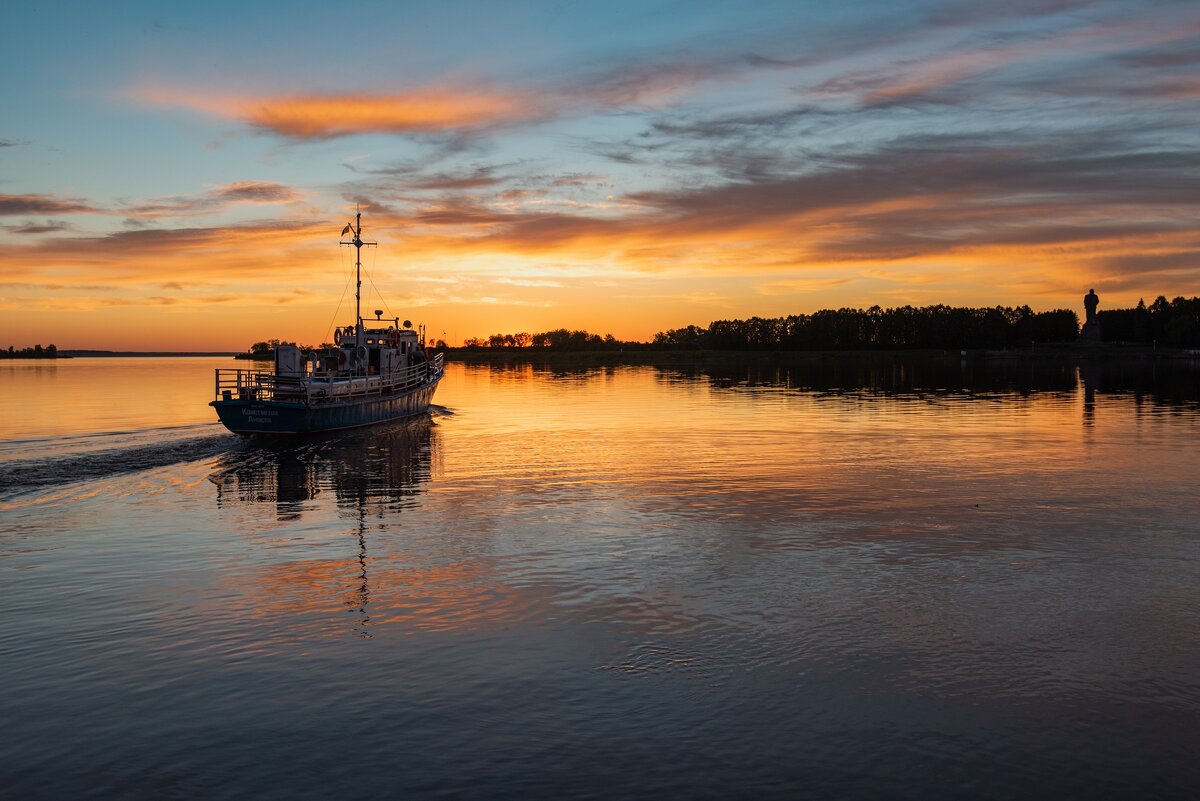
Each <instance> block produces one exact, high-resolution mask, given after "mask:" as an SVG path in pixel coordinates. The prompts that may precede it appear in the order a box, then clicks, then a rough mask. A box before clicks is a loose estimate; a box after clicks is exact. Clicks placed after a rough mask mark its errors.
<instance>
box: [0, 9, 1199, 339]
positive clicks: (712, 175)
mask: <svg viewBox="0 0 1200 801" xmlns="http://www.w3.org/2000/svg"><path fill="white" fill-rule="evenodd" d="M489 9H490V10H489ZM35 13H37V12H36V9H34V8H31V7H30V8H15V9H13V10H11V11H10V17H11V18H10V19H9V23H10V24H8V25H6V27H5V30H4V32H3V33H0V42H3V47H2V48H0V65H2V66H3V70H2V74H3V76H4V77H3V78H0V81H3V87H4V89H3V91H4V98H5V101H6V102H5V106H6V108H7V109H9V111H10V113H7V114H5V116H4V120H3V122H2V123H0V345H3V346H5V347H7V345H9V344H13V345H16V346H18V347H23V346H27V345H32V344H34V343H50V342H54V343H56V344H57V345H58V346H59V347H60V348H64V349H68V348H97V349H99V348H106V349H120V350H241V349H243V348H245V347H246V346H247V345H248V344H250V343H251V342H253V341H256V340H261V339H266V338H271V337H279V338H283V339H294V340H297V341H300V342H302V343H311V344H315V343H318V342H320V341H322V340H324V339H326V338H327V337H328V332H329V328H330V326H331V325H332V324H333V323H334V320H335V319H336V321H337V322H340V323H343V324H344V323H345V322H349V317H350V316H351V315H352V303H353V297H352V296H353V287H352V286H349V284H348V281H349V280H350V274H351V272H352V270H351V265H352V258H353V254H352V252H351V251H348V250H346V249H340V250H339V248H338V244H337V243H338V233H339V231H340V230H341V229H342V226H343V225H344V224H345V222H346V220H347V219H348V218H349V217H351V216H353V214H354V213H355V210H356V208H361V209H362V212H363V220H364V226H365V229H366V236H367V237H368V238H371V239H376V240H378V241H379V245H380V247H379V248H378V250H372V251H370V252H369V253H367V254H366V260H365V267H366V268H367V275H368V278H366V279H364V292H365V295H364V297H365V302H364V306H366V307H369V308H376V307H378V308H385V309H387V310H388V311H389V313H391V314H395V315H400V316H402V317H411V318H412V319H413V320H415V321H417V322H421V323H425V324H426V325H427V326H428V330H429V332H430V334H431V336H433V337H435V338H443V337H444V338H446V339H447V340H450V341H451V342H452V343H453V342H458V341H461V340H463V339H465V338H467V337H472V336H481V335H487V334H489V333H494V332H498V331H510V332H511V331H521V330H526V331H533V330H545V329H549V328H554V327H569V328H587V329H590V330H592V331H597V332H600V333H609V332H611V333H613V334H614V335H616V336H618V337H621V338H631V339H648V338H649V337H651V336H652V335H653V334H654V333H655V332H656V331H658V330H663V329H666V328H671V327H676V326H682V325H687V324H691V323H696V324H701V325H703V324H707V323H708V322H709V321H711V320H714V319H720V318H729V317H748V316H752V315H764V316H767V315H783V314H792V313H801V312H812V311H814V310H817V309H820V308H830V307H833V308H836V307H842V306H855V307H866V306H871V305H874V304H879V305H881V306H895V305H903V304H907V303H912V304H927V303H951V304H965V305H981V306H992V305H997V304H1005V305H1019V304H1026V303H1027V304H1029V305H1030V306H1032V307H1033V308H1034V309H1038V310H1041V309H1051V308H1058V307H1068V308H1074V309H1077V310H1078V309H1079V308H1080V305H1079V303H1080V301H1079V298H1080V297H1081V296H1082V294H1083V293H1084V292H1085V291H1086V290H1087V289H1088V288H1089V287H1095V288H1096V290H1097V292H1098V293H1100V295H1101V296H1102V297H1103V299H1104V300H1103V303H1104V304H1105V307H1106V308H1113V307H1117V306H1122V305H1133V304H1135V303H1136V302H1137V300H1138V299H1139V298H1140V297H1145V298H1146V299H1147V301H1149V300H1151V299H1152V298H1153V297H1155V296H1157V295H1160V294H1162V295H1167V296H1168V297H1171V296H1173V295H1181V294H1184V295H1194V294H1197V293H1198V292H1200V281H1198V275H1200V273H1198V271H1197V267H1198V266H1200V228H1198V227H1197V225H1196V222H1195V221H1196V217H1197V206H1198V205H1200V189H1198V187H1200V181H1198V180H1197V178H1200V175H1198V173H1200V155H1198V154H1200V149H1198V148H1197V144H1198V141H1197V140H1198V139H1200V135H1198V134H1197V133H1196V125H1195V121H1196V109H1195V100H1196V98H1197V97H1198V96H1200V89H1198V87H1200V74H1198V73H1200V58H1198V57H1197V55H1196V54H1197V53H1200V8H1197V7H1196V6H1194V5H1192V4H1180V3H1171V2H1150V3H1136V4H1135V3H1131V2H1098V1H1097V2H1093V1H1091V0H1085V1H1084V2H1076V3H1053V4H1046V3H1016V4H1008V5H1000V6H994V7H992V6H981V5H979V4H974V3H955V2H939V1H938V0H913V2H907V3H903V4H890V3H888V4H865V5H858V4H856V5H855V6H854V7H853V8H850V7H846V8H831V7H829V6H828V5H827V4H801V5H797V4H796V3H794V2H793V3H762V4H755V5H754V6H752V7H747V6H745V5H744V4H742V5H739V4H729V5H727V6H723V5H718V6H706V7H705V8H704V9H694V10H693V9H689V10H687V11H686V12H681V10H680V8H679V7H678V6H674V5H668V4H642V3H639V4H628V5H621V4H618V5H616V6H612V5H608V6H604V7H603V8H598V7H597V8H586V9H576V8H568V9H560V8H558V7H557V6H553V5H550V4H541V3H517V4H512V5H511V6H510V7H507V6H506V11H505V13H504V14H503V15H497V14H496V13H495V9H494V7H489V6H487V5H486V4H484V5H478V6H476V5H472V4H456V5H454V6H453V7H452V8H448V9H434V8H427V7H423V6H400V7H394V8H392V9H390V10H387V11H384V12H379V11H378V10H374V11H371V12H370V13H369V14H368V15H367V16H369V17H370V18H369V19H367V18H362V17H356V18H355V19H354V21H353V25H349V26H348V25H347V24H346V23H347V22H348V20H346V19H341V18H340V15H342V14H343V13H344V12H341V11H336V10H335V9H330V8H326V7H324V6H319V5H314V6H309V7H307V8H306V9H301V8H300V7H296V6H291V5H289V6H286V8H285V7H281V8H280V9H271V8H268V7H259V6H255V7H250V8H246V7H242V6H232V5H222V4H216V5H206V6H204V7H203V8H202V9H201V8H197V9H194V10H183V9H172V10H170V11H165V10H164V11H160V12H157V13H152V12H151V11H148V10H133V9H132V8H129V9H126V10H120V9H118V10H116V11H112V10H111V9H106V10H104V11H103V12H102V11H101V10H100V9H97V8H93V7H91V6H89V5H88V4H79V5H77V6H75V7H74V8H73V9H67V10H65V11H62V12H61V13H60V15H59V17H58V18H57V19H56V21H55V26H56V36H55V37H54V38H53V39H52V40H49V41H47V40H45V39H43V38H41V37H35V36H33V35H31V33H30V31H31V30H33V29H34V28H35V27H36V25H35V22H34V20H33V15H34V14H35ZM381 13H382V16H380V14H381ZM281 18H286V24H281ZM232 20H236V24H232V22H231V21H232ZM348 287H349V288H348ZM339 300H340V305H339ZM379 304H383V305H379ZM443 332H444V333H443Z"/></svg>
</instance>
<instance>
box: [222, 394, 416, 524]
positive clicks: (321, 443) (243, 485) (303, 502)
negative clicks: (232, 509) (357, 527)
mask: <svg viewBox="0 0 1200 801" xmlns="http://www.w3.org/2000/svg"><path fill="white" fill-rule="evenodd" d="M434 429H435V425H434V423H433V421H432V420H431V419H430V418H428V417H425V418H422V419H420V420H415V421H411V422H407V423H402V424H396V425H390V426H375V427H372V428H370V429H363V430H361V431H354V432H349V433H342V434H338V435H328V436H320V437H311V438H304V439H295V438H290V437H289V438H286V439H282V440H278V441H277V440H263V441H254V442H251V443H248V444H247V445H246V446H244V447H242V448H239V449H238V450H236V451H233V452H231V453H228V454H226V455H225V456H224V457H223V458H222V460H221V463H220V464H219V465H218V470H217V471H216V472H215V473H213V474H212V475H211V476H210V480H211V481H212V482H213V484H215V485H216V488H217V506H218V507H221V506H226V505H230V504H259V503H271V504H274V506H275V510H276V513H277V514H278V516H279V519H280V520H290V519H296V518H298V517H300V516H301V515H302V514H303V512H304V510H305V509H306V508H307V505H308V502H310V501H313V500H315V499H317V498H318V497H319V496H321V495H323V494H326V493H332V494H333V497H334V498H335V499H336V502H337V505H338V507H339V508H340V509H342V510H350V511H353V512H355V513H365V512H366V510H367V507H368V506H378V507H381V508H380V511H382V510H383V509H384V508H386V509H389V510H393V511H396V510H398V509H401V508H403V507H405V506H411V505H412V504H413V503H414V502H415V499H416V497H417V496H418V495H419V494H420V493H421V492H422V485H423V484H424V483H425V482H426V481H428V480H429V478H430V472H431V467H432V463H433V453H434V439H435V437H434Z"/></svg>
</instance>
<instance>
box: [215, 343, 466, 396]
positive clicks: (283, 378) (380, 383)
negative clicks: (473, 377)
mask: <svg viewBox="0 0 1200 801" xmlns="http://www.w3.org/2000/svg"><path fill="white" fill-rule="evenodd" d="M444 370H445V367H444V360H443V355H442V354H441V353H438V354H435V355H434V357H433V359H431V360H430V361H427V362H422V363H421V364H414V365H412V366H411V367H406V368H404V369H402V370H396V371H394V372H391V373H389V374H387V375H362V374H357V373H353V372H350V371H344V370H340V371H336V372H328V373H322V372H317V373H311V372H309V373H304V374H301V375H295V376H287V375H276V374H275V373H273V372H271V371H269V370H240V369H223V368H218V369H217V371H216V393H215V397H216V399H217V400H259V401H264V400H269V401H295V402H302V403H308V404H314V403H318V404H319V403H332V402H335V401H344V400H349V399H352V398H364V397H367V396H370V395H384V394H393V393H396V392H404V391H407V390H410V389H415V388H417V387H419V386H421V385H422V384H424V383H426V382H428V381H431V380H433V379H435V378H440V377H441V375H442V373H443V372H444Z"/></svg>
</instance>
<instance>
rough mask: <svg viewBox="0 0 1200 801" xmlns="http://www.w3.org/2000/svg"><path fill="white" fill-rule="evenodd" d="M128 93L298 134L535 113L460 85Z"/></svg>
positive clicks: (530, 103)
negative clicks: (257, 93) (248, 93)
mask: <svg viewBox="0 0 1200 801" xmlns="http://www.w3.org/2000/svg"><path fill="white" fill-rule="evenodd" d="M131 94H132V96H133V98H134V99H135V100H138V101H139V102H143V103H148V104H151V105H156V106H175V107H181V108H187V109H191V110H194V111H201V112H205V113H208V114H215V115H218V116H222V117H228V118H231V119H237V120H240V121H242V122H244V123H246V124H248V125H252V126H254V127H256V128H260V129H263V130H269V131H273V132H275V133H278V134H282V135H284V136H290V137H295V138H298V139H331V138H334V137H338V136H347V135H349V134H356V133H399V134H402V133H425V132H434V131H447V130H462V129H469V128H479V127H487V126H495V125H502V124H505V123H510V122H518V121H525V120H530V119H535V118H537V117H539V116H540V115H541V114H542V113H543V110H542V109H541V108H540V106H539V103H538V102H537V101H536V100H535V99H534V98H533V97H532V96H530V95H527V94H522V93H504V92H486V91H474V90H461V89H451V88H446V89H436V88H431V89H420V90H416V91H412V92H401V93H396V94H387V95H368V94H346V95H320V94H293V95H282V96H278V97H259V98H248V97H239V96H225V95H213V94H204V93H193V92H187V91H182V90H175V89H166V88H163V87H153V86H152V87H142V88H139V89H136V90H134V91H133V92H132V93H131Z"/></svg>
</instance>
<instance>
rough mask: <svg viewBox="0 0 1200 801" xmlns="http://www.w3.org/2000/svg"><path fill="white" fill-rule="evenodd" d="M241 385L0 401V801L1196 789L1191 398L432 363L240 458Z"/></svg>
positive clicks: (1179, 369)
mask: <svg viewBox="0 0 1200 801" xmlns="http://www.w3.org/2000/svg"><path fill="white" fill-rule="evenodd" d="M231 365H232V362H228V361H226V360H221V359H204V358H197V359H128V360H109V359H76V360H72V361H63V362H58V363H44V362H43V363H31V362H26V363H6V364H0V402H2V403H3V412H4V413H3V417H2V419H0V439H2V440H3V441H2V442H0V516H2V517H0V605H2V606H0V608H2V609H3V610H4V612H3V615H2V617H0V665H2V666H3V673H4V677H5V688H4V691H3V693H2V694H0V719H3V720H4V721H5V735H4V738H3V744H2V745H0V786H4V787H6V788H8V791H7V794H11V795H12V796H13V797H20V798H42V797H45V798H67V797H70V798H85V797H105V798H108V797H129V798H143V797H144V798H195V797H204V798H245V797H266V798H329V797H339V798H367V797H371V798H376V797H381V796H386V797H399V796H408V795H428V796H434V797H439V796H444V797H454V798H556V799H557V798H611V797H635V798H636V797H640V798H661V797H664V796H671V797H689V798H729V797H755V798H760V797H766V798H769V797H781V798H784V797H786V798H796V797H811V798H849V797H854V798H872V797H878V798H884V797H886V798H930V797H941V798H953V797H973V798H978V797H982V798H1016V797H1021V798H1029V797H1042V798H1062V797H1078V798H1084V797H1086V798H1118V797H1180V798H1183V797H1191V796H1193V795H1194V791H1195V788H1196V787H1198V786H1200V770H1198V769H1197V767H1196V760H1195V758H1194V754H1195V752H1196V750H1197V748H1198V747H1200V729H1198V727H1197V726H1196V721H1197V720H1198V719H1200V600H1198V595H1197V593H1196V587H1197V586H1200V536H1198V535H1200V524H1198V523H1197V516H1196V514H1195V509H1196V500H1195V480H1196V476H1197V475H1200V455H1198V452H1197V443H1198V442H1200V391H1198V385H1197V378H1196V373H1195V372H1193V371H1191V370H1190V369H1188V368H1187V366H1186V365H1170V364H1167V365H1165V366H1164V365H1162V364H1160V365H1157V366H1155V365H1152V364H1142V365H1124V366H1120V365H1113V364H1104V365H1099V364H1093V365H1090V366H1086V367H1085V368H1084V369H1083V370H1082V371H1081V370H1080V369H1079V368H1077V367H1076V366H1074V365H1067V364H1036V363H1035V364H1030V363H1020V362H1012V363H999V364H997V363H992V364H990V365H987V364H982V363H976V362H970V363H968V362H959V361H958V360H950V361H927V362H916V363H911V362H891V361H885V362H879V363H870V364H860V363H842V364H839V363H831V364H824V365H812V366H808V367H804V368H793V369H790V370H789V369H783V368H780V369H777V370H776V369H770V370H764V369H754V368H747V369H742V370H734V371H728V370H727V371H724V372H715V371H708V372H706V371H703V370H699V371H687V370H672V369H660V368H655V367H624V368H621V367H618V368H605V369H593V370H585V371H567V370H559V371H554V370H549V369H542V368H535V367H533V366H529V365H525V366H520V367H515V368H512V367H508V368H501V367H495V368H493V367H470V366H463V365H455V364H452V365H451V366H450V367H449V369H448V371H447V376H446V379H445V381H444V382H443V385H442V387H441V389H440V390H439V393H438V396H437V398H436V401H437V403H438V406H437V408H435V410H434V412H433V413H432V414H431V415H430V416H429V417H427V418H423V419H420V420H417V421H414V422H410V423H407V424H403V425H394V426H388V427H384V428H379V429H373V430H368V431H362V432H353V433H348V434H342V435H331V436H324V437H312V438H305V439H283V440H277V441H265V442H260V441H254V440H244V439H239V438H237V437H234V436H232V435H230V434H227V433H225V432H224V430H223V429H221V428H220V427H219V426H217V425H216V424H215V423H214V422H212V421H213V417H212V415H211V409H209V408H208V407H207V406H205V403H206V402H207V401H208V400H209V396H210V395H211V392H212V368H213V367H216V366H231Z"/></svg>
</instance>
